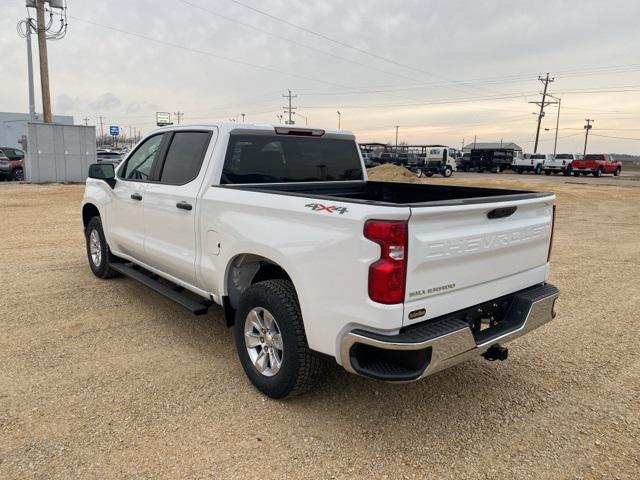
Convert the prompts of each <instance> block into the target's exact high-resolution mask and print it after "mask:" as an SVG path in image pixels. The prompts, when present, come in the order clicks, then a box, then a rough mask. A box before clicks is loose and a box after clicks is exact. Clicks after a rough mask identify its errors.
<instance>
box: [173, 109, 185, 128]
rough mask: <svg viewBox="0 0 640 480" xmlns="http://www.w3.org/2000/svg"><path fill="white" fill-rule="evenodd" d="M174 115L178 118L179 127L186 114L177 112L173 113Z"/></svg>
mask: <svg viewBox="0 0 640 480" xmlns="http://www.w3.org/2000/svg"><path fill="white" fill-rule="evenodd" d="M173 114H174V115H175V116H176V117H177V119H178V125H180V120H181V119H182V117H184V112H181V111H177V112H173Z"/></svg>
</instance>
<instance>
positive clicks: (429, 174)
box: [424, 170, 433, 177]
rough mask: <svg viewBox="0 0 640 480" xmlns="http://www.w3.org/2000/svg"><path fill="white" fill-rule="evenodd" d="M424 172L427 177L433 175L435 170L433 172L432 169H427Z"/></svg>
mask: <svg viewBox="0 0 640 480" xmlns="http://www.w3.org/2000/svg"><path fill="white" fill-rule="evenodd" d="M424 174H425V175H426V176H427V177H433V172H432V171H431V170H427V171H426V172H424Z"/></svg>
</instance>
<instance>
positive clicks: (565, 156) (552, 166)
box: [542, 153, 582, 176]
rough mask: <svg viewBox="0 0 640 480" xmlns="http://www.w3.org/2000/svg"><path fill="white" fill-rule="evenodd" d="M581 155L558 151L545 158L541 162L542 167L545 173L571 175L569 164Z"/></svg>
mask: <svg viewBox="0 0 640 480" xmlns="http://www.w3.org/2000/svg"><path fill="white" fill-rule="evenodd" d="M581 158H582V155H580V154H578V153H558V154H557V155H555V156H553V155H551V158H545V159H544V161H543V162H542V169H543V170H544V174H545V175H551V174H552V173H553V174H556V173H562V174H563V175H565V176H566V175H571V169H572V168H573V167H572V166H571V164H572V163H573V161H574V160H580V159H581Z"/></svg>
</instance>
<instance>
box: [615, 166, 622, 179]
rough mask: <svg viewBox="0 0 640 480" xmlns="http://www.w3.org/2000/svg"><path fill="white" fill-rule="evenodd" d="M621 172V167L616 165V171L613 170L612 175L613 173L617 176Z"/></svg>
mask: <svg viewBox="0 0 640 480" xmlns="http://www.w3.org/2000/svg"><path fill="white" fill-rule="evenodd" d="M621 173H622V169H621V168H620V167H618V168H616V171H615V172H613V175H614V176H615V177H617V176H618V175H620V174H621Z"/></svg>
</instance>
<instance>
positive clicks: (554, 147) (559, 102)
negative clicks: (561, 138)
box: [553, 98, 562, 158]
mask: <svg viewBox="0 0 640 480" xmlns="http://www.w3.org/2000/svg"><path fill="white" fill-rule="evenodd" d="M561 105H562V99H561V98H558V116H557V117H556V139H555V140H554V141H553V156H554V158H555V156H556V150H557V149H558V129H559V128H560V106H561Z"/></svg>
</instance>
